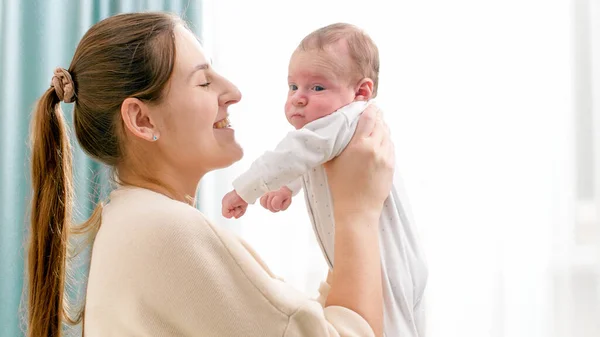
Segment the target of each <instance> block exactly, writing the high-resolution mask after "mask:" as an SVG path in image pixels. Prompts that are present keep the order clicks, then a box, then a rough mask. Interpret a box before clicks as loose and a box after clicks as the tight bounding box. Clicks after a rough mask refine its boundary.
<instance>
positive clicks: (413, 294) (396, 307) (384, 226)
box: [233, 101, 427, 337]
mask: <svg viewBox="0 0 600 337" xmlns="http://www.w3.org/2000/svg"><path fill="white" fill-rule="evenodd" d="M368 104H369V102H365V101H358V102H353V103H350V104H349V105H347V106H345V107H342V108H341V109H339V110H337V111H336V112H334V113H332V114H330V115H328V116H325V117H322V118H319V119H317V120H315V121H313V122H310V123H308V124H306V125H305V126H304V127H303V128H302V129H299V130H294V131H291V132H289V133H288V134H287V136H286V137H285V138H284V139H283V140H282V141H281V142H280V143H279V144H278V145H277V146H276V148H275V150H273V151H267V152H265V153H264V154H263V155H262V156H260V157H259V158H258V159H256V160H255V161H254V162H253V163H252V165H251V167H250V169H248V170H247V171H246V172H244V173H243V174H242V175H240V176H239V177H238V178H237V179H236V180H234V182H233V187H234V188H235V190H236V192H237V193H238V194H239V195H240V196H241V197H242V199H244V200H245V201H246V202H248V203H249V204H253V203H254V202H256V200H257V199H258V198H260V197H261V196H262V195H264V194H265V193H267V192H269V191H276V190H278V189H279V188H281V187H282V186H288V187H289V188H290V189H291V190H292V191H293V193H294V195H295V194H297V193H298V191H299V190H300V188H301V187H304V195H305V200H306V207H307V210H308V213H309V216H310V219H311V221H312V224H313V228H314V230H315V233H316V236H317V239H318V241H319V244H320V246H321V249H322V251H323V255H324V256H325V259H326V260H327V263H328V264H329V267H330V268H333V265H334V261H333V256H334V255H333V249H334V231H335V223H334V219H333V210H332V208H331V206H330V205H331V195H330V191H329V187H328V185H327V175H326V173H325V169H324V167H323V164H324V163H326V162H327V161H329V160H331V159H333V158H335V157H336V156H338V155H339V154H340V153H341V152H342V151H343V150H344V148H346V146H347V145H348V143H349V142H350V140H351V139H352V136H353V135H354V132H355V130H356V125H357V123H358V119H359V116H360V115H361V113H362V112H363V111H364V110H365V108H366V107H367V106H368ZM403 191H404V189H403V188H402V184H401V180H400V177H399V175H398V174H395V175H394V186H393V188H392V191H391V192H390V195H389V197H388V198H387V200H386V201H385V204H384V208H383V211H382V214H381V217H380V220H379V227H380V235H379V237H380V252H381V263H382V280H383V296H384V333H385V336H386V337H423V336H424V332H423V323H424V307H423V301H422V297H423V292H424V290H425V284H426V282H427V268H426V265H425V261H424V258H423V255H422V252H421V249H420V247H419V244H418V241H417V236H416V231H415V228H414V227H413V221H412V219H411V217H410V214H409V213H408V209H407V206H408V204H407V200H406V199H405V197H404V195H403V194H401V193H399V192H403Z"/></svg>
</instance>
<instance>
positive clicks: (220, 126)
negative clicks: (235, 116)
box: [213, 117, 231, 129]
mask: <svg viewBox="0 0 600 337" xmlns="http://www.w3.org/2000/svg"><path fill="white" fill-rule="evenodd" d="M229 126H231V124H229V118H228V117H225V118H223V119H221V120H220V121H218V122H216V123H215V124H213V129H223V128H226V127H229Z"/></svg>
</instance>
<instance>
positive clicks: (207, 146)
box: [151, 26, 243, 175]
mask: <svg viewBox="0 0 600 337" xmlns="http://www.w3.org/2000/svg"><path fill="white" fill-rule="evenodd" d="M175 44H176V59H175V66H174V69H173V74H172V75H171V79H170V81H169V83H168V85H167V87H166V92H165V96H164V97H163V100H162V101H161V102H160V104H158V105H156V106H154V107H152V108H151V109H159V110H160V111H155V113H152V115H154V116H155V117H156V118H158V120H157V122H158V126H159V132H160V135H159V139H158V140H157V141H156V142H155V144H156V145H158V149H159V151H160V152H161V154H162V157H164V158H163V159H165V158H166V160H167V161H168V162H169V164H170V165H172V166H174V168H175V170H176V172H178V173H180V174H200V175H202V174H204V173H206V172H209V171H211V170H214V169H218V168H223V167H227V166H229V165H231V164H232V163H234V162H236V161H238V160H240V159H241V158H242V156H243V151H242V148H241V147H240V145H239V144H238V143H237V142H236V141H235V138H234V131H233V129H232V128H231V127H230V126H229V120H228V112H227V109H228V107H229V106H230V105H231V104H235V103H237V102H239V101H240V99H241V94H240V92H239V90H238V89H237V88H236V87H235V86H234V85H233V84H232V83H231V82H229V81H228V80H226V79H225V78H223V77H222V76H220V75H219V74H217V73H216V72H215V70H214V69H212V67H211V65H210V63H209V61H208V60H207V58H206V56H205V55H204V51H203V49H202V46H201V45H200V43H199V42H198V40H197V39H196V37H195V36H194V34H193V33H191V32H190V31H189V30H187V29H185V28H184V27H181V26H178V27H177V28H176V29H175Z"/></svg>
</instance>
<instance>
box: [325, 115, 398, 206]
mask: <svg viewBox="0 0 600 337" xmlns="http://www.w3.org/2000/svg"><path fill="white" fill-rule="evenodd" d="M325 168H326V170H327V179H328V182H329V188H330V190H331V195H332V199H333V203H334V205H336V206H339V207H340V209H343V210H344V211H345V212H351V213H355V212H375V213H378V214H379V213H380V212H381V209H382V208H383V202H384V201H385V199H386V198H387V196H388V195H389V193H390V190H391V186H392V180H393V175H394V145H393V144H392V141H391V139H390V133H389V129H388V127H387V126H386V125H385V123H384V122H383V120H382V119H381V111H380V110H379V108H378V107H377V106H375V105H373V104H371V105H370V106H369V107H368V108H367V109H366V110H365V112H363V114H362V116H361V117H360V120H359V122H358V125H357V127H356V132H355V134H354V136H353V137H352V140H351V141H350V143H349V144H348V146H347V147H346V149H345V150H344V151H343V152H342V153H341V154H340V155H339V156H338V157H337V158H335V159H333V160H332V161H330V162H329V163H327V164H326V165H325ZM336 208H337V207H336Z"/></svg>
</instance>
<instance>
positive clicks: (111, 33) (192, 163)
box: [28, 12, 393, 337]
mask: <svg viewBox="0 0 600 337" xmlns="http://www.w3.org/2000/svg"><path fill="white" fill-rule="evenodd" d="M107 36H108V37H110V38H107ZM131 46H136V48H131ZM123 60H131V62H123ZM121 74H127V76H123V75H121ZM240 99H241V93H240V91H239V90H238V89H237V87H236V86H234V85H233V84H232V83H231V82H229V81H228V80H227V79H225V78H224V77H223V76H221V75H220V74H219V73H217V72H216V71H215V70H214V69H213V68H212V67H211V66H209V65H208V62H207V58H206V56H205V52H204V50H203V48H202V46H201V45H200V43H199V42H198V39H197V38H196V37H195V36H194V34H193V33H192V32H191V31H190V30H189V29H188V27H187V26H186V24H185V22H184V21H183V20H181V19H180V18H179V17H177V16H175V15H171V14H165V13H152V12H147V13H130V14H121V15H116V16H112V17H109V18H107V19H105V20H103V21H101V22H99V23H98V24H96V25H94V26H93V27H92V28H90V30H89V31H88V32H87V33H86V34H85V35H84V36H83V38H82V39H81V41H80V43H79V45H78V46H77V49H76V51H75V55H74V57H73V60H72V62H71V64H70V66H69V68H68V69H63V68H57V70H56V71H55V73H54V77H53V78H52V85H51V86H50V88H48V89H47V90H46V92H45V93H44V94H43V96H42V97H41V98H40V100H39V102H38V105H37V107H36V111H35V117H34V121H33V126H32V139H33V155H32V179H33V184H32V185H33V186H32V187H33V194H34V199H33V202H32V210H31V214H32V218H31V237H30V242H29V247H28V253H29V258H28V264H29V275H28V276H29V287H28V288H29V294H28V300H29V302H28V335H29V336H31V337H42V336H60V335H61V331H62V324H63V322H67V323H75V322H77V321H79V320H80V319H81V318H83V317H85V321H84V322H83V323H84V324H83V327H84V333H85V336H90V337H94V336H106V335H118V336H137V335H165V336H166V335H177V336H196V335H198V334H201V335H207V336H224V337H227V336H231V337H233V336H313V337H327V336H339V335H340V333H341V334H346V335H350V336H373V335H374V334H378V335H379V333H378V332H379V331H380V330H381V323H380V322H381V311H382V303H381V298H379V297H378V296H372V295H371V294H372V291H373V290H375V291H381V282H380V281H379V277H380V275H381V271H380V267H379V266H380V259H379V256H378V255H377V254H373V253H372V252H373V251H375V250H374V247H377V245H378V237H377V226H376V225H375V224H376V223H377V218H376V217H373V214H377V213H379V212H381V208H382V207H383V201H384V199H385V198H386V196H387V194H388V193H389V191H390V185H391V180H392V179H391V177H392V166H393V165H392V160H393V155H392V154H391V151H389V150H390V148H391V143H390V141H389V134H388V133H387V132H386V127H385V125H384V124H383V122H382V121H381V120H380V119H376V116H375V115H374V113H373V111H371V113H364V114H363V115H364V116H363V117H362V118H361V121H360V122H359V124H358V126H357V132H356V135H355V136H354V137H353V138H352V140H351V142H350V144H349V146H348V150H346V151H344V154H342V155H341V156H340V157H339V160H341V161H342V162H341V164H338V165H335V164H334V163H332V169H331V170H330V171H329V172H328V173H329V174H330V175H331V177H332V179H335V178H336V177H337V181H338V183H336V186H338V187H342V186H345V187H344V191H345V193H341V192H340V189H339V188H338V189H337V190H336V189H335V188H334V189H332V193H333V195H338V196H336V197H334V200H335V201H336V204H335V205H334V207H333V208H334V211H336V212H338V213H341V211H342V210H343V209H344V205H357V206H356V207H354V208H355V209H356V212H355V213H354V214H353V215H354V217H353V218H349V217H346V218H344V217H341V218H340V219H339V221H338V223H337V225H338V228H339V231H340V232H342V233H345V234H344V238H343V240H342V241H340V242H341V244H340V245H339V246H340V248H339V249H342V250H343V249H344V248H345V249H346V250H348V251H352V252H354V254H355V256H358V257H360V258H361V259H362V260H363V261H364V263H359V264H357V265H356V266H355V265H354V264H353V263H351V262H352V261H354V260H353V259H352V260H351V257H350V256H349V255H348V256H343V257H341V258H339V260H337V261H339V262H338V263H341V264H346V265H348V266H349V267H347V268H341V269H340V270H339V273H337V274H336V275H337V276H336V277H335V278H333V280H330V282H329V283H323V285H322V287H321V289H320V290H321V296H320V298H319V299H318V300H315V299H312V298H310V297H309V296H307V295H306V294H303V293H300V292H298V291H297V290H295V289H294V288H293V287H292V286H291V285H289V284H287V283H285V282H282V281H281V280H280V279H279V278H277V277H275V275H273V274H272V273H271V271H270V270H269V269H268V267H267V266H266V265H265V264H264V263H263V262H262V260H261V259H260V258H259V257H258V255H257V254H256V253H255V252H254V250H253V249H251V248H250V247H249V246H248V245H247V244H246V243H245V242H244V241H243V240H241V239H240V238H239V237H237V236H236V235H234V234H232V233H230V232H228V231H226V230H223V229H222V228H219V227H216V226H214V225H213V224H212V223H211V222H210V221H209V220H208V219H207V218H206V217H205V216H204V215H203V214H202V213H200V212H199V211H198V210H197V209H196V208H195V207H193V206H195V199H194V197H193V196H195V195H196V189H197V187H198V184H199V181H200V180H201V179H202V177H203V176H204V175H205V174H206V173H208V172H210V171H213V170H216V169H219V168H223V167H227V166H230V165H231V164H233V163H235V162H237V161H238V160H240V159H241V158H242V155H243V151H242V148H241V146H240V145H239V144H238V143H237V142H236V139H235V137H234V135H235V133H234V131H233V129H232V128H230V127H229V120H228V109H229V107H230V106H231V105H233V104H235V103H237V102H238V101H239V100H240ZM61 101H63V102H65V103H74V112H73V113H74V121H75V123H74V124H75V133H76V135H77V139H78V141H79V143H80V144H81V146H82V147H83V149H84V150H85V151H86V153H87V154H88V155H90V156H91V157H92V158H94V159H96V160H98V161H100V162H102V163H104V164H106V165H109V166H111V167H112V168H113V169H114V173H115V176H116V180H117V188H116V189H115V190H114V191H112V192H111V193H110V196H109V198H108V203H107V204H106V205H102V204H99V205H98V206H97V208H96V210H95V211H94V214H93V216H92V218H91V219H90V220H89V221H88V222H87V223H85V224H84V225H83V226H82V228H77V227H72V226H71V213H72V204H73V196H72V189H73V188H72V184H71V170H72V163H71V156H70V155H71V148H70V143H69V139H68V137H67V132H68V131H67V125H66V122H65V120H66V118H65V116H64V115H63V112H62V109H61V106H60V102H61ZM359 162H360V163H361V164H362V165H357V163H359ZM348 166H349V167H351V169H350V172H348V168H347V167H348ZM372 176H375V177H376V178H369V177H372ZM349 177H351V179H350V178H349ZM350 180H351V181H352V183H350ZM348 186H350V192H351V193H348V190H347V189H348ZM336 191H337V193H336ZM358 191H360V192H361V193H357V192H358ZM364 201H369V202H368V203H365V202H364ZM344 228H352V230H344ZM81 231H84V232H88V231H92V232H93V233H97V234H96V236H95V240H94V244H93V248H92V252H91V262H90V271H89V278H88V284H87V290H86V296H85V307H84V308H85V315H70V313H69V312H67V308H68V306H67V305H64V304H63V302H64V301H66V296H65V292H64V289H65V282H66V281H65V279H66V277H65V271H66V269H67V262H68V261H69V260H70V259H69V258H70V256H69V255H68V253H69V251H68V250H67V242H69V238H70V234H71V232H75V233H78V232H81ZM344 262H345V263H344ZM107 271H110V272H107ZM378 289H379V290H378ZM330 290H331V294H334V295H331V296H330V295H329V294H330ZM325 300H327V305H325ZM80 314H81V313H80ZM265 322H266V323H265Z"/></svg>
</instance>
